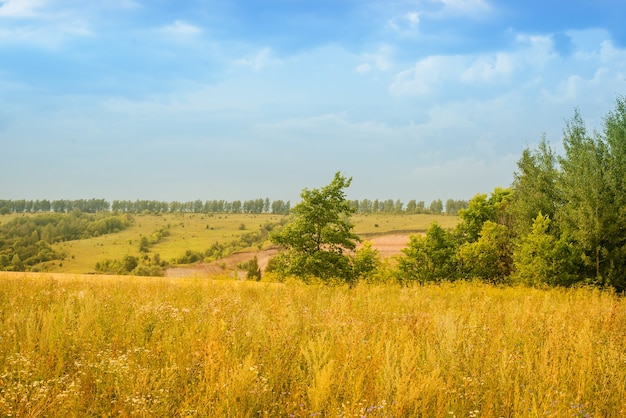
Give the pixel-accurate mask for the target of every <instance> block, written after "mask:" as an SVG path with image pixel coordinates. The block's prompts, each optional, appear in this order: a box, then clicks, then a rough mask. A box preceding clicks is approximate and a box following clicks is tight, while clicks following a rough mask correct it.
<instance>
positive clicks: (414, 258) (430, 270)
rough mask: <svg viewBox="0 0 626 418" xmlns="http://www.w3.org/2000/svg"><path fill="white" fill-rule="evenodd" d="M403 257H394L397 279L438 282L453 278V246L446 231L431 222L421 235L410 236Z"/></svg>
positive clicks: (454, 270)
mask: <svg viewBox="0 0 626 418" xmlns="http://www.w3.org/2000/svg"><path fill="white" fill-rule="evenodd" d="M402 252H403V253H404V255H403V256H402V257H400V258H398V273H399V275H398V280H399V281H400V282H401V283H408V282H419V283H425V282H433V281H434V282H440V281H443V280H454V279H456V277H457V273H456V268H457V261H456V243H455V240H454V237H453V236H452V234H451V233H450V232H449V231H446V230H445V229H443V228H442V227H441V226H439V224H438V223H437V222H433V223H432V224H431V225H430V227H429V228H428V231H426V235H425V236H421V235H412V236H411V240H410V242H409V244H408V245H407V247H406V248H404V249H403V250H402Z"/></svg>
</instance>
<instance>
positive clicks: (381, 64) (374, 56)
mask: <svg viewBox="0 0 626 418" xmlns="http://www.w3.org/2000/svg"><path fill="white" fill-rule="evenodd" d="M392 54H393V48H392V47H391V46H389V45H382V46H380V47H379V48H378V50H377V51H376V52H374V53H366V54H362V55H361V61H362V62H361V64H359V65H358V66H357V67H356V72H357V73H361V74H365V73H369V72H371V71H373V70H378V71H388V70H390V69H391V66H392V62H391V55H392Z"/></svg>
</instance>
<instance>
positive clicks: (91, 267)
mask: <svg viewBox="0 0 626 418" xmlns="http://www.w3.org/2000/svg"><path fill="white" fill-rule="evenodd" d="M20 216H33V215H31V214H26V215H23V214H9V215H3V216H0V222H2V223H5V222H8V221H9V220H11V219H13V218H15V217H20ZM133 218H134V220H135V222H134V225H132V226H131V227H129V228H128V229H126V230H124V231H121V232H119V233H115V234H107V235H102V236H99V237H95V238H90V239H82V240H75V241H68V242H63V243H57V244H54V245H53V248H54V249H55V250H58V251H61V252H63V253H65V254H66V255H67V257H66V259H65V260H63V261H62V262H58V261H55V262H52V263H49V268H50V272H58V273H92V272H94V271H95V265H96V263H98V262H101V261H103V260H105V259H117V260H119V259H122V258H123V257H124V256H127V255H131V256H136V257H140V256H142V253H140V251H139V244H140V240H141V238H142V237H144V236H146V237H147V236H149V235H150V234H152V233H154V232H155V231H157V230H158V229H159V228H167V231H168V233H169V235H168V236H166V237H164V238H163V239H162V240H161V241H159V242H158V243H157V244H155V245H153V246H151V247H150V251H149V255H150V256H153V255H154V254H159V255H160V257H161V259H162V260H165V261H168V262H170V261H171V260H173V259H176V258H178V257H180V256H182V255H183V254H184V253H185V251H187V250H191V251H197V252H204V251H205V250H206V249H208V248H209V247H210V246H211V245H212V244H213V243H214V242H219V243H229V242H232V241H234V240H236V239H237V238H239V237H241V236H242V235H243V234H246V233H249V232H253V231H257V230H259V229H260V228H261V226H262V225H264V224H267V223H278V222H280V221H281V220H284V219H286V217H285V216H284V215H271V214H259V215H248V214H164V215H133ZM458 220H459V218H458V217H456V216H445V215H404V214H402V215H387V214H384V215H383V214H380V215H378V214H377V215H355V216H353V218H352V222H353V223H354V225H355V228H354V231H355V233H357V234H358V235H360V236H361V237H362V238H363V239H373V238H375V237H377V236H381V235H402V236H408V235H410V234H416V233H422V232H424V231H425V230H426V229H427V228H428V227H429V225H430V224H431V223H432V222H434V221H436V222H438V223H439V224H440V225H442V226H443V227H445V228H453V227H454V226H455V225H456V224H457V223H458ZM407 240H408V238H407V239H405V240H400V241H401V242H406V241H407ZM265 245H266V246H267V245H269V243H266V244H265ZM250 250H251V251H256V250H258V248H251V249H250ZM398 250H399V249H398V248H394V249H391V250H388V249H387V247H385V250H384V251H391V252H397V251H398Z"/></svg>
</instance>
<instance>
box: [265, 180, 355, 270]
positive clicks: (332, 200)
mask: <svg viewBox="0 0 626 418" xmlns="http://www.w3.org/2000/svg"><path fill="white" fill-rule="evenodd" d="M351 182H352V179H351V178H349V179H346V178H345V177H344V176H342V175H341V174H340V173H339V172H337V173H335V177H334V179H333V181H332V182H331V183H330V184H328V185H326V186H324V187H322V188H321V189H312V190H308V189H304V190H303V191H302V193H301V194H300V197H301V198H302V201H301V202H300V203H298V204H297V205H296V206H294V208H293V209H292V212H293V214H294V218H293V220H292V221H291V222H290V223H288V224H286V225H285V226H284V227H283V228H282V229H281V230H280V231H278V232H276V233H274V234H272V235H271V237H270V239H271V240H272V242H274V243H275V244H277V245H280V246H282V247H284V248H285V249H286V251H285V252H284V254H282V255H281V256H280V257H279V258H278V260H279V261H280V264H281V266H282V267H281V271H282V272H283V273H284V274H287V275H294V276H297V277H300V278H302V279H304V280H307V279H309V278H312V277H315V278H319V279H321V280H324V281H330V280H332V279H340V280H343V281H346V282H349V281H351V280H352V278H353V275H352V267H351V259H350V257H349V256H348V255H346V254H345V252H346V251H354V250H355V249H356V242H357V241H359V240H360V239H359V237H358V236H357V235H355V234H354V233H353V232H352V228H353V225H352V224H351V223H350V215H351V214H352V213H353V212H354V210H353V209H351V208H350V206H349V203H348V201H347V200H346V197H345V192H344V189H346V188H347V187H349V186H350V183H351Z"/></svg>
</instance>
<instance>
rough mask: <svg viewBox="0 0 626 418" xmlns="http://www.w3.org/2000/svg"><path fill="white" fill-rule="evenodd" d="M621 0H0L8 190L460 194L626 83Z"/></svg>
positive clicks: (599, 110)
mask: <svg viewBox="0 0 626 418" xmlns="http://www.w3.org/2000/svg"><path fill="white" fill-rule="evenodd" d="M624 17H626V2H624V1H621V0H572V1H567V2H565V1H555V0H542V1H539V0H529V1H519V0H516V1H514V0H415V1H411V0H397V1H394V0H390V1H378V0H359V1H352V0H333V1H327V0H316V1H305V0H302V1H298V0H274V1H254V0H251V1H245V2H244V1H240V2H234V1H225V0H189V1H170V0H151V1H142V0H108V1H106V2H103V1H90V0H0V98H1V100H0V153H1V155H2V159H1V160H0V161H1V162H0V178H1V179H2V180H1V182H0V198H5V199H7V198H8V199H18V198H27V199H42V198H48V199H57V198H69V199H74V198H91V197H97V198H106V199H110V200H113V199H133V200H134V199H156V200H166V201H172V200H183V201H184V200H195V199H202V200H207V199H226V200H236V199H241V200H245V199H253V198H257V197H269V198H270V199H272V200H276V199H283V200H291V201H292V202H295V201H297V200H298V196H299V193H300V191H301V189H302V188H304V187H309V188H311V187H318V186H322V185H324V184H327V183H328V182H329V181H330V180H331V179H332V177H333V174H334V173H335V172H336V171H341V172H342V173H344V174H345V175H347V176H352V177H353V183H352V186H351V187H350V189H349V190H348V196H349V197H350V198H354V199H363V198H369V199H376V198H378V199H389V198H391V199H394V200H395V199H401V200H402V201H404V202H408V200H410V199H417V200H424V201H426V202H427V203H428V202H430V201H431V200H433V199H436V198H441V199H443V200H445V199H447V198H454V199H468V198H471V197H472V196H473V195H475V194H476V193H479V192H481V193H485V192H490V191H491V190H493V188H494V187H496V186H504V187H506V186H509V185H510V183H511V181H512V178H513V172H514V171H515V169H516V165H515V164H516V161H517V160H518V158H519V155H520V153H521V151H522V150H523V148H524V147H526V146H533V145H534V144H536V143H537V142H538V141H539V140H540V138H541V136H542V134H544V133H545V135H546V137H547V138H548V140H549V141H550V142H551V143H553V144H554V145H556V146H557V148H558V146H559V145H560V143H561V135H562V129H563V127H564V121H565V120H566V119H569V118H570V117H571V116H572V115H573V112H574V109H575V108H578V109H580V111H581V113H582V116H583V118H584V119H585V121H586V122H587V124H588V127H589V128H590V129H593V128H597V129H600V128H601V123H602V118H603V116H604V115H605V114H606V113H607V112H608V111H610V110H611V109H612V108H613V106H614V104H615V98H616V97H617V96H620V95H623V94H626V25H624V24H623V21H624Z"/></svg>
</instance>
